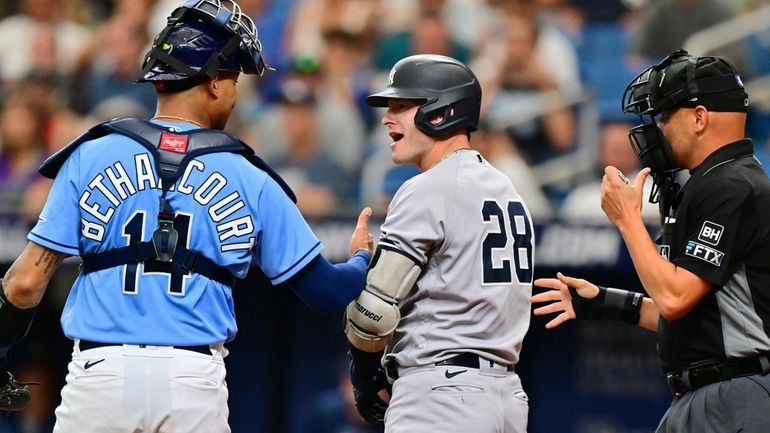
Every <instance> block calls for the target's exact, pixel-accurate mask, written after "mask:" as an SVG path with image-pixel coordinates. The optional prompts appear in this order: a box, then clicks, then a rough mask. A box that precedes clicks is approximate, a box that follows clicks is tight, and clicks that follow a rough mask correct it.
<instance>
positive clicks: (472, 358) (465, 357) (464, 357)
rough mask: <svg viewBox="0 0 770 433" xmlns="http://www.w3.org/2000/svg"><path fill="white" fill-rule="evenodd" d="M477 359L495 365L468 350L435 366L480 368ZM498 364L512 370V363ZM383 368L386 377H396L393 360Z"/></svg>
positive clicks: (396, 366) (491, 365)
mask: <svg viewBox="0 0 770 433" xmlns="http://www.w3.org/2000/svg"><path fill="white" fill-rule="evenodd" d="M479 360H484V361H486V362H489V366H490V367H494V366H495V363H494V362H493V361H489V360H487V359H484V358H482V357H480V356H479V355H475V354H473V353H468V352H466V353H461V354H459V355H457V356H453V357H451V358H448V359H445V360H443V361H439V362H437V363H436V364H435V365H436V366H442V365H453V366H456V367H466V368H481V364H480V361H479ZM498 366H499V367H505V370H506V371H513V365H508V366H502V365H499V364H498ZM385 370H386V371H387V374H388V377H390V378H391V379H393V380H396V379H398V365H396V362H395V361H391V362H388V363H387V364H386V365H385Z"/></svg>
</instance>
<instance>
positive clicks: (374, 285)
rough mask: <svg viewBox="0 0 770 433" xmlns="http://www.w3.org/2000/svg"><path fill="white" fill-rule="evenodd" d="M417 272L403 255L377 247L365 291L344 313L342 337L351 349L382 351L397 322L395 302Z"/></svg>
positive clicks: (416, 276) (408, 289) (404, 294)
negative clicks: (343, 332) (348, 342)
mask: <svg viewBox="0 0 770 433" xmlns="http://www.w3.org/2000/svg"><path fill="white" fill-rule="evenodd" d="M420 272H421V269H420V267H419V266H418V265H417V264H416V262H415V261H414V260H412V258H410V257H409V256H407V255H405V254H404V253H403V252H401V251H399V250H396V249H390V248H384V247H382V246H380V247H378V248H377V252H376V253H375V255H374V258H373V259H372V263H371V265H370V267H369V273H368V274H367V276H366V288H365V289H364V290H363V291H362V292H361V294H360V295H358V298H356V299H355V300H353V302H351V303H350V304H349V305H348V307H347V310H346V321H345V335H346V336H347V338H348V341H350V343H351V344H352V345H353V346H354V347H356V348H358V349H360V350H363V351H365V352H380V351H382V350H385V346H387V344H388V343H389V342H390V340H391V339H392V337H393V331H395V330H396V326H398V322H399V320H401V312H400V311H399V309H398V302H399V301H401V300H402V299H403V298H404V297H406V295H407V294H409V292H410V291H411V290H412V288H413V287H414V284H415V282H416V281H417V278H419V276H420Z"/></svg>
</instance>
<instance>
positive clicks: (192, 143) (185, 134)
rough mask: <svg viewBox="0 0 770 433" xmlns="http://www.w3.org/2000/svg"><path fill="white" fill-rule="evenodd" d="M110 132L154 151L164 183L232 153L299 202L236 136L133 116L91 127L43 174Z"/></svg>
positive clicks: (47, 165) (45, 164)
mask: <svg viewBox="0 0 770 433" xmlns="http://www.w3.org/2000/svg"><path fill="white" fill-rule="evenodd" d="M110 133H118V134H121V135H125V136H127V137H129V138H131V139H132V140H134V141H136V142H137V143H139V144H141V145H142V146H144V147H145V148H146V149H147V150H148V151H149V152H151V153H152V154H153V156H154V160H155V168H156V170H157V173H158V175H159V176H160V178H161V180H162V181H163V184H164V185H173V184H174V183H175V182H176V181H177V179H179V176H180V174H181V173H183V172H184V169H185V167H187V164H188V163H189V162H190V160H191V159H193V158H195V157H197V156H200V155H204V154H207V153H213V152H231V153H237V154H239V155H242V156H243V157H244V158H246V159H247V160H248V161H249V162H251V164H252V165H254V166H255V167H257V168H258V169H260V170H262V171H264V172H265V173H267V174H268V175H269V176H270V177H271V178H272V179H273V180H275V181H276V182H277V183H278V185H280V187H281V189H283V190H284V192H285V193H286V195H288V196H289V198H290V199H291V200H292V201H293V202H295V203H296V202H297V198H296V196H295V195H294V192H293V191H292V190H291V188H290V187H289V185H288V184H287V183H286V182H285V181H284V180H283V179H282V178H281V176H279V175H278V173H276V172H275V170H273V168H272V167H270V165H269V164H268V163H267V162H265V161H264V160H262V159H261V158H260V157H258V156H257V155H256V154H255V153H254V150H253V149H252V148H251V147H249V146H248V145H247V144H246V143H244V142H242V141H241V140H239V139H237V138H235V137H234V136H232V135H230V134H228V133H226V132H222V131H216V130H213V129H194V130H190V131H182V132H176V131H169V130H168V129H167V128H164V127H163V126H160V125H156V124H154V123H152V122H149V121H147V120H144V119H137V118H133V117H125V118H117V119H113V120H110V121H108V122H105V123H101V124H99V125H96V126H94V127H93V128H91V129H89V130H88V131H87V132H86V133H85V134H83V135H81V136H80V137H78V138H77V139H75V140H74V141H73V142H72V143H70V144H68V145H67V146H66V147H65V148H63V149H62V150H60V151H59V152H57V153H55V154H54V155H52V156H51V157H49V158H48V159H47V160H46V161H45V162H43V164H42V165H41V166H40V173H41V174H42V175H43V176H45V177H47V178H49V179H53V178H55V177H56V174H57V173H58V172H59V170H60V169H61V166H62V165H63V164H64V161H65V160H66V159H67V158H68V157H69V156H70V155H71V154H72V152H73V151H74V150H75V149H76V148H77V147H78V146H80V144H82V143H84V142H86V141H90V140H94V139H97V138H100V137H103V136H105V135H107V134H110Z"/></svg>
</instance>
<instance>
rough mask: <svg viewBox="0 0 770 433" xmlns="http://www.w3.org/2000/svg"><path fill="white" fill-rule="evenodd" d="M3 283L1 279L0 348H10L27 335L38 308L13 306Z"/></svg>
mask: <svg viewBox="0 0 770 433" xmlns="http://www.w3.org/2000/svg"><path fill="white" fill-rule="evenodd" d="M2 281H3V280H2V279H0V347H8V346H10V345H11V344H13V343H15V342H16V341H18V340H21V339H22V338H24V336H25V335H27V332H28V331H29V327H30V326H31V325H32V319H33V318H34V317H35V311H37V307H33V308H25V309H22V308H18V307H16V306H14V305H13V304H11V303H10V302H9V301H8V298H7V297H6V296H5V290H3V285H2Z"/></svg>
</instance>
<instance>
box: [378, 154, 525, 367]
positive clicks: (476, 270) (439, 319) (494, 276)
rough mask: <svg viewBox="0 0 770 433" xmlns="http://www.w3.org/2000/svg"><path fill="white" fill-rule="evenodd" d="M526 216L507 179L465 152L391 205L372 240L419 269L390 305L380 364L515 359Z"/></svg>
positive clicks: (521, 316)
mask: <svg viewBox="0 0 770 433" xmlns="http://www.w3.org/2000/svg"><path fill="white" fill-rule="evenodd" d="M534 241H535V239H534V231H533V227H532V219H531V218H530V215H529V210H528V209H527V207H526V205H525V204H524V202H523V201H522V199H521V197H520V196H519V194H518V193H517V192H516V190H515V189H514V187H513V185H512V184H511V181H510V180H509V179H508V177H506V176H505V175H503V174H502V173H500V172H499V171H498V170H497V169H495V168H494V167H492V166H491V165H490V164H489V163H488V162H487V161H486V160H484V159H483V158H482V157H481V155H480V154H479V153H478V152H476V151H472V150H463V151H459V152H455V153H453V154H450V155H449V157H447V158H446V159H444V160H442V161H440V162H439V163H438V164H436V165H435V166H434V167H432V168H431V169H429V170H427V171H426V172H424V173H421V174H420V175H418V176H415V177H414V178H412V179H410V180H409V181H408V182H406V183H405V184H404V185H403V186H402V187H401V188H400V189H399V190H398V192H397V193H396V195H395V197H394V198H393V200H392V202H391V204H390V208H389V209H388V215H387V217H386V219H385V222H384V223H383V225H382V228H381V238H380V242H381V244H383V245H388V246H390V247H394V248H397V249H399V250H400V251H402V252H404V253H406V254H407V255H409V256H411V257H412V258H413V259H414V260H415V261H417V262H418V263H420V264H421V265H422V268H423V271H422V274H421V276H420V278H419V279H418V280H417V283H416V285H415V287H414V288H413V289H412V291H411V292H410V294H409V295H408V296H407V297H406V298H404V299H403V300H402V301H401V303H400V304H399V307H400V309H401V315H402V318H401V321H400V323H399V325H398V328H397V329H396V332H395V335H394V339H393V341H392V342H391V344H390V345H389V346H388V348H387V350H386V358H395V359H396V361H397V363H398V365H399V366H401V367H411V366H418V365H429V364H433V363H435V362H437V361H441V360H444V359H447V358H450V357H452V356H454V355H456V354H458V353H462V352H471V353H476V354H478V355H481V356H484V357H485V358H487V359H490V360H492V361H495V362H497V363H501V364H515V363H516V362H518V360H519V352H520V350H521V344H522V340H523V339H524V335H525V333H526V332H527V329H528V327H529V317H530V302H529V297H530V295H531V293H532V270H533V258H534V245H535V242H534Z"/></svg>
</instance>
